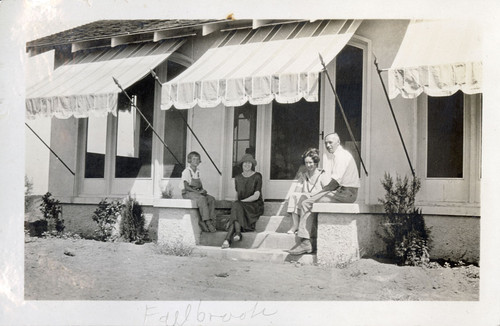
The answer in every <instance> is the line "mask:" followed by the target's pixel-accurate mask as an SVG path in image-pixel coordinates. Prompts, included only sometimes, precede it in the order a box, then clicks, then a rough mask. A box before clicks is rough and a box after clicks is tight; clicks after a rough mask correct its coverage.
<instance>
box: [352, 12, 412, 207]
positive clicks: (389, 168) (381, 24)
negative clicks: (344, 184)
mask: <svg viewBox="0 0 500 326" xmlns="http://www.w3.org/2000/svg"><path fill="white" fill-rule="evenodd" d="M408 23H409V21H407V20H366V21H364V22H363V23H362V24H361V26H360V27H359V29H358V30H357V32H356V35H359V36H362V37H365V38H367V39H369V40H370V41H371V45H372V52H373V55H374V56H372V58H371V60H370V62H369V63H368V64H369V67H368V68H369V70H370V79H369V80H368V83H369V85H368V87H369V89H370V92H369V94H368V97H369V98H370V100H369V101H370V105H369V107H368V110H369V111H368V114H369V120H368V121H365V123H367V124H368V129H369V134H368V135H364V137H365V138H364V139H366V143H365V144H366V146H369V152H370V155H369V157H368V160H369V165H370V168H369V177H368V178H367V183H366V184H365V186H367V187H368V189H366V191H367V196H366V197H367V199H368V202H367V203H368V204H377V203H378V198H382V197H383V195H384V191H383V188H382V186H381V184H380V180H382V178H383V177H384V173H385V172H389V173H391V174H392V175H395V174H396V173H397V174H400V175H405V174H406V175H409V176H411V171H410V168H409V165H408V161H407V159H406V156H405V152H404V149H403V146H402V144H401V141H400V138H399V135H398V132H397V129H396V125H395V123H394V119H393V117H392V114H391V111H390V108H389V104H388V102H387V98H386V96H385V94H384V90H383V87H382V84H381V82H380V77H379V74H378V72H377V70H376V67H375V65H374V63H373V61H374V60H375V57H376V59H377V62H378V65H379V68H380V69H387V68H390V66H391V64H392V62H393V60H394V58H395V56H396V54H397V51H398V49H399V46H400V44H401V42H402V40H403V37H404V34H405V32H406V28H407V26H408ZM382 78H383V81H384V84H385V86H386V88H387V87H388V80H387V72H382ZM391 103H392V106H393V109H394V114H395V116H396V119H397V121H398V124H399V128H400V130H401V134H402V136H403V139H404V141H405V145H406V148H407V150H408V153H409V156H410V159H411V161H412V164H413V167H414V168H415V164H416V138H415V137H416V120H415V117H416V115H415V114H416V102H415V100H408V99H402V98H401V97H397V98H396V99H394V100H391Z"/></svg>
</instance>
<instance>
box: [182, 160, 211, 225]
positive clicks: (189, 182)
mask: <svg viewBox="0 0 500 326" xmlns="http://www.w3.org/2000/svg"><path fill="white" fill-rule="evenodd" d="M187 161H188V166H187V167H186V168H185V169H184V171H182V176H181V181H182V182H181V184H180V187H181V189H182V198H184V199H191V200H195V201H196V204H197V205H198V209H199V210H200V217H201V219H200V221H199V222H198V223H199V225H200V227H201V229H202V231H204V232H215V231H216V229H215V198H214V197H212V196H210V195H209V194H208V193H207V191H206V190H205V189H203V184H202V183H201V179H200V170H199V169H198V165H200V163H201V156H200V154H199V153H198V152H191V153H189V154H188V156H187Z"/></svg>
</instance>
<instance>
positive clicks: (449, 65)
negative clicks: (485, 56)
mask: <svg viewBox="0 0 500 326" xmlns="http://www.w3.org/2000/svg"><path fill="white" fill-rule="evenodd" d="M481 51H482V48H481V31H480V28H479V26H478V25H477V24H476V23H475V22H474V21H454V20H436V21H425V20H424V21H419V20H416V21H411V22H410V24H409V26H408V29H407V31H406V34H405V37H404V39H403V42H402V43H401V47H400V49H399V51H398V54H397V55H396V58H395V59H394V62H393V64H392V66H391V68H390V69H389V71H388V73H389V75H388V77H389V97H390V98H395V97H396V96H398V94H401V96H402V97H405V98H415V97H417V96H418V95H420V94H421V93H422V92H425V93H426V94H428V95H430V96H449V95H451V94H453V93H455V92H456V91H458V90H461V91H463V92H464V93H466V94H476V93H481V92H482V68H483V66H482V58H481Z"/></svg>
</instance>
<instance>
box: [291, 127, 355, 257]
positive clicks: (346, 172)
mask: <svg viewBox="0 0 500 326" xmlns="http://www.w3.org/2000/svg"><path fill="white" fill-rule="evenodd" d="M325 148H326V151H327V153H325V155H324V159H323V168H324V170H325V177H329V178H330V182H329V183H328V184H327V185H326V186H325V187H324V188H323V189H322V190H321V191H320V192H319V193H318V194H316V195H314V196H312V197H310V198H309V199H306V200H304V201H303V202H302V207H301V208H302V210H301V212H302V213H301V217H300V222H299V229H298V233H297V235H298V236H299V237H300V238H301V243H300V245H299V246H297V248H295V249H292V250H289V251H288V252H289V253H290V254H292V255H302V254H305V253H311V252H312V251H313V248H312V245H311V234H313V233H315V231H316V229H317V225H316V224H317V222H315V221H314V218H315V215H316V214H314V213H313V212H312V211H311V210H312V206H313V204H314V203H354V202H355V201H356V198H357V196H358V188H359V185H360V183H359V174H358V168H357V166H356V162H355V161H354V158H353V157H352V155H351V153H349V152H348V151H346V150H345V149H344V148H342V146H340V139H339V136H338V135H337V134H336V133H331V134H328V135H326V137H325Z"/></svg>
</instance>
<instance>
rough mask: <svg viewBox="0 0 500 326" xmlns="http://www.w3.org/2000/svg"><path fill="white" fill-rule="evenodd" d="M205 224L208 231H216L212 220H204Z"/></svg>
mask: <svg viewBox="0 0 500 326" xmlns="http://www.w3.org/2000/svg"><path fill="white" fill-rule="evenodd" d="M205 224H206V225H207V228H208V231H209V232H212V233H213V232H217V229H216V228H215V224H214V221H212V220H206V221H205Z"/></svg>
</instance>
